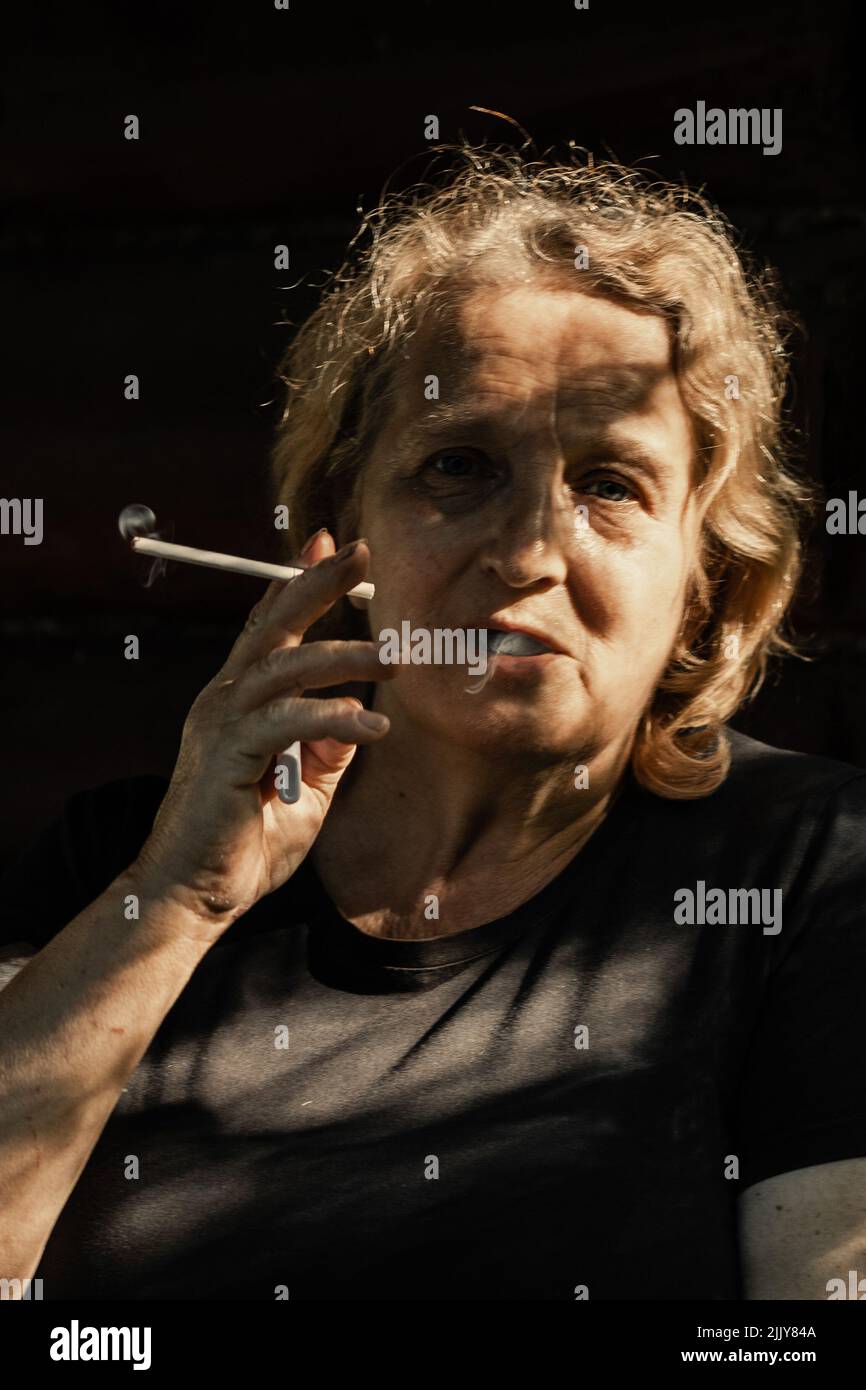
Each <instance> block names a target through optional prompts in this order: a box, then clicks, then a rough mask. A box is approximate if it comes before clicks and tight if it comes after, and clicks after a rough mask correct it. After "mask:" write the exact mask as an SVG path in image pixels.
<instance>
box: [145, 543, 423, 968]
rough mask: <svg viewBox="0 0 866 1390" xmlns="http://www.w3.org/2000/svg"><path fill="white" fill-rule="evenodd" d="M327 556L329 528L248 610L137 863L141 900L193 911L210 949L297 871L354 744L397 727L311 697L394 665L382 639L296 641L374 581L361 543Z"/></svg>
mask: <svg viewBox="0 0 866 1390" xmlns="http://www.w3.org/2000/svg"><path fill="white" fill-rule="evenodd" d="M333 549H334V543H333V540H332V539H331V537H330V535H329V534H328V533H327V532H325V533H318V534H317V535H316V536H315V537H313V538H311V539H310V540H309V541H307V543H306V545H305V546H304V549H303V550H302V552H301V558H302V559H304V560H305V561H306V562H307V563H308V565H309V568H307V569H305V571H304V573H303V574H301V575H299V576H298V577H297V578H296V579H293V580H290V581H289V582H287V583H286V582H283V581H280V580H278V581H275V582H274V583H273V584H271V585H270V587H269V589H268V590H267V592H266V593H265V595H264V597H263V598H262V599H261V601H260V602H259V603H257V604H256V606H255V608H254V609H253V610H252V612H251V613H250V616H249V618H248V619H247V624H246V627H245V628H244V630H243V632H242V633H241V635H240V637H239V638H238V640H237V641H236V642H235V645H234V647H233V648H232V651H231V653H230V655H229V658H228V660H227V662H226V664H225V665H224V666H223V668H222V670H221V671H220V672H219V673H218V675H217V676H215V678H214V679H213V680H212V681H211V682H210V684H209V685H207V686H205V688H204V690H203V691H202V692H201V694H200V695H199V696H198V698H197V699H196V701H195V703H194V704H193V706H192V709H191V710H190V712H189V715H188V717H187V720H186V723H185V725H184V729H183V737H182V740H181V747H180V753H179V755H178V760H177V765H176V767H175V769H174V773H173V775H172V779H171V783H170V785H169V788H168V791H167V793H166V796H165V799H164V801H163V803H162V805H161V806H160V809H159V812H158V814H157V817H156V820H155V822H154V826H153V829H152V831H151V833H150V836H149V837H148V839H147V841H146V843H145V844H144V846H143V847H142V850H141V852H140V854H139V856H138V859H137V860H136V862H135V864H134V865H132V866H131V870H130V872H131V873H132V875H133V878H134V879H135V881H136V882H137V883H139V884H140V885H141V891H142V893H144V894H147V893H153V892H156V893H158V894H159V895H160V897H162V898H166V897H168V898H169V899H171V898H176V899H177V901H178V902H180V903H182V904H183V905H184V906H187V907H188V906H193V907H194V909H195V911H196V913H197V914H198V915H199V916H200V917H201V918H202V920H203V922H204V923H205V933H206V934H207V935H209V934H211V933H212V936H213V939H214V940H215V939H216V938H217V937H219V936H220V935H221V934H222V933H223V932H224V931H225V930H226V928H227V927H229V926H230V925H231V923H232V922H233V921H235V920H236V919H237V918H238V917H240V916H241V915H242V914H243V913H244V912H246V911H248V909H249V908H250V907H252V906H253V904H254V903H255V902H257V901H258V899H259V898H261V897H264V895H265V894H266V893H270V892H272V891H273V890H274V889H275V888H278V887H279V886H280V884H281V883H284V882H285V880H286V879H287V878H289V876H290V875H291V874H293V873H294V872H295V870H296V869H297V867H298V865H299V864H300V863H301V861H302V859H303V858H304V856H305V855H306V854H307V852H308V851H309V849H310V846H311V845H312V844H313V841H314V840H315V838H316V836H317V834H318V833H319V830H320V828H321V825H322V822H323V820H324V818H325V816H326V815H327V812H328V808H329V806H330V804H331V799H332V797H333V795H334V792H335V791H336V789H337V786H338V784H339V781H340V778H341V777H342V775H343V773H344V772H345V771H346V768H347V767H348V766H349V763H350V762H351V761H352V758H353V756H354V754H355V748H356V746H357V744H359V743H372V742H374V741H375V740H376V739H378V738H381V737H382V735H383V733H386V732H387V730H388V728H389V723H388V720H387V718H386V717H385V716H384V715H373V714H371V713H369V712H367V711H364V709H363V706H362V705H361V702H360V701H359V700H356V699H354V698H352V697H350V696H347V697H344V698H331V699H308V698H304V692H305V691H307V690H320V689H323V688H325V687H327V686H332V685H339V684H342V683H343V682H345V681H378V680H388V679H390V678H392V677H393V676H394V675H396V674H397V669H398V668H397V667H396V666H394V665H383V664H382V663H381V662H380V661H379V655H378V645H377V644H376V643H375V642H369V641H366V642H365V641H351V642H349V641H323V642H310V643H308V644H306V645H302V642H303V637H304V633H305V631H306V629H307V628H308V627H309V626H310V625H311V624H312V623H313V622H315V621H316V620H317V619H318V618H320V617H321V616H322V615H323V614H324V613H326V612H327V610H328V609H329V608H330V607H331V606H332V604H334V603H335V602H336V601H337V599H339V598H340V597H341V595H343V594H345V593H346V591H347V590H348V589H351V588H352V587H353V586H354V585H355V584H358V583H359V582H360V581H361V580H362V579H363V578H364V576H365V574H366V572H367V565H368V563H369V555H370V552H369V550H368V549H367V546H366V542H364V541H363V540H361V541H355V542H354V543H353V544H352V545H349V546H344V547H343V549H342V550H341V551H339V552H338V553H337V554H336V555H334V554H333ZM295 740H300V741H301V743H302V759H301V790H300V798H299V800H298V801H297V802H295V803H294V804H292V805H286V804H284V803H283V802H282V801H281V800H280V798H279V796H278V793H277V789H276V785H275V779H274V760H275V758H276V756H277V754H279V753H281V752H282V751H283V750H284V749H286V748H287V747H288V746H289V744H291V743H293V742H294V741H295Z"/></svg>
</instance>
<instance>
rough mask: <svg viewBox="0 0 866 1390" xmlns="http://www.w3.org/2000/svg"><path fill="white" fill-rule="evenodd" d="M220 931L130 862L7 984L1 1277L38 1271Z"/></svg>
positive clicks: (2, 1002)
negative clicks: (100, 1142)
mask: <svg viewBox="0 0 866 1390" xmlns="http://www.w3.org/2000/svg"><path fill="white" fill-rule="evenodd" d="M130 895H134V897H135V900H136V903H137V905H138V911H139V913H140V915H139V918H138V920H129V919H128V916H127V914H128V913H131V912H132V911H134V910H135V905H136V904H135V903H132V902H131V900H130ZM26 929H27V923H26V922H22V923H21V935H22V937H23V938H26V935H27V930H26ZM213 940H214V932H213V923H212V921H211V922H209V923H207V924H206V923H205V922H204V921H203V920H202V918H201V916H200V915H199V913H198V912H197V911H196V908H195V907H194V906H193V905H191V904H187V903H186V902H184V901H179V900H177V899H176V898H175V897H174V896H173V895H172V894H171V893H170V892H168V891H166V890H162V889H155V888H150V887H148V886H145V885H144V884H143V882H142V880H141V879H140V877H139V876H138V874H137V873H136V866H132V867H131V868H130V869H128V870H126V871H125V872H124V873H123V874H121V875H120V876H119V877H118V878H117V879H115V881H114V882H113V883H112V884H110V885H109V887H108V888H107V889H106V890H105V892H104V893H102V894H101V895H100V897H98V898H97V899H95V901H94V902H92V903H91V904H90V906H89V907H87V908H86V909H85V910H84V911H83V912H82V913H80V914H79V916H78V917H76V918H75V919H74V921H72V922H70V924H69V925H68V926H67V927H65V928H64V929H63V930H62V931H61V932H59V933H58V935H57V936H56V937H54V939H53V940H52V941H51V942H49V944H48V945H47V946H46V947H44V949H43V950H41V951H40V952H39V953H38V954H37V955H35V956H33V957H32V958H31V959H30V960H29V961H28V962H27V964H26V965H25V966H24V967H23V968H22V969H21V970H20V971H19V973H18V974H17V975H16V976H15V978H14V979H13V980H12V981H11V982H10V983H9V984H8V985H7V986H6V987H5V988H4V989H3V990H2V991H0V1278H5V1279H16V1278H17V1279H28V1278H32V1276H33V1274H34V1272H35V1270H36V1268H37V1266H38V1264H39V1260H40V1259H41V1256H42V1251H43V1249H44V1247H45V1243H46V1241H47V1240H48V1237H49V1235H50V1234H51V1231H52V1229H53V1227H54V1224H55V1222H56V1221H57V1218H58V1216H59V1215H60V1212H61V1211H62V1209H63V1207H64V1206H65V1204H66V1202H67V1200H68V1198H69V1195H70V1193H71V1192H72V1189H73V1188H74V1186H75V1184H76V1182H77V1181H78V1178H79V1176H80V1174H81V1172H82V1169H83V1168H84V1166H85V1164H86V1162H87V1160H88V1158H89V1156H90V1153H91V1151H92V1150H93V1147H94V1145H95V1144H96V1141H97V1139H98V1138H99V1135H100V1134H101V1132H102V1130H103V1128H104V1126H105V1123H106V1121H107V1120H108V1117H109V1115H110V1114H111V1111H112V1110H113V1108H114V1106H115V1104H116V1102H117V1099H118V1097H119V1096H120V1094H121V1092H122V1090H123V1088H124V1086H125V1085H126V1083H127V1080H128V1078H129V1076H130V1074H131V1073H132V1072H133V1071H134V1069H135V1067H136V1066H137V1065H138V1062H139V1061H140V1060H141V1057H142V1055H143V1054H144V1052H145V1051H146V1049H147V1047H148V1045H149V1043H150V1041H151V1039H152V1038H153V1036H154V1034H155V1033H156V1031H157V1029H158V1028H159V1025H160V1023H161V1022H162V1020H163V1019H164V1017H165V1015H166V1014H167V1013H168V1011H169V1009H170V1008H171V1006H172V1004H173V1003H174V1002H175V1000H176V999H177V997H178V995H179V994H180V992H181V990H182V989H183V988H184V986H185V985H186V983H187V981H188V980H189V978H190V976H191V975H192V972H193V971H194V970H195V968H196V966H197V965H198V963H199V962H200V960H201V959H202V957H203V956H204V955H205V954H206V952H207V950H208V949H209V947H210V945H211V944H213Z"/></svg>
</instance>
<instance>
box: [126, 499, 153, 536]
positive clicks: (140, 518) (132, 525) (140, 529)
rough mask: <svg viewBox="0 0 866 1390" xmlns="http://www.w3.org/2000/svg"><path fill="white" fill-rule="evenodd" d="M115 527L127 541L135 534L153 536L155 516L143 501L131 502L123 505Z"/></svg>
mask: <svg viewBox="0 0 866 1390" xmlns="http://www.w3.org/2000/svg"><path fill="white" fill-rule="evenodd" d="M117 528H118V530H119V531H120V534H121V535H122V536H123V539H124V540H125V541H127V542H129V541H131V540H132V539H133V538H134V537H135V536H153V535H155V534H156V517H155V516H154V514H153V512H152V511H151V510H150V507H146V506H145V505H144V503H143V502H132V503H130V505H129V506H128V507H124V509H123V511H122V512H121V513H120V516H119V517H118V518H117Z"/></svg>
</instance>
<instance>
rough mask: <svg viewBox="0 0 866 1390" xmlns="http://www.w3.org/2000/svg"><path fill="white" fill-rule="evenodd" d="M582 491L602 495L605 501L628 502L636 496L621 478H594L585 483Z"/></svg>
mask: <svg viewBox="0 0 866 1390" xmlns="http://www.w3.org/2000/svg"><path fill="white" fill-rule="evenodd" d="M595 489H597V491H595ZM581 492H588V493H590V494H591V495H593V496H597V497H600V498H601V499H602V501H604V502H627V501H629V499H630V498H632V497H633V496H634V493H633V492H632V490H631V488H630V487H629V486H628V484H627V483H624V482H622V480H621V479H620V478H593V479H592V480H591V481H590V482H588V483H584V485H583V487H582V488H581Z"/></svg>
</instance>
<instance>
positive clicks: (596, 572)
mask: <svg viewBox="0 0 866 1390" xmlns="http://www.w3.org/2000/svg"><path fill="white" fill-rule="evenodd" d="M576 273H577V272H576ZM454 330H456V335H455V332H454ZM455 337H456V340H455ZM436 383H438V393H439V395H438V399H436V398H435V391H436V389H437V387H436ZM431 397H433V398H432V399H431ZM694 448H695V441H694V435H693V431H692V428H691V424H690V421H689V418H688V415H687V413H686V410H685V408H684V406H683V403H682V401H681V398H680V394H679V390H678V387H677V381H676V378H675V376H674V373H673V371H672V368H671V362H670V342H669V337H668V331H667V328H666V326H665V324H664V322H663V320H662V319H660V318H659V317H657V316H655V315H649V314H641V313H637V312H634V311H632V310H630V309H627V308H624V307H622V306H620V305H618V304H615V303H613V302H611V301H608V300H604V299H599V298H593V297H590V296H587V295H584V294H581V293H576V292H573V291H569V290H559V289H551V288H548V287H546V286H541V285H536V284H533V283H527V284H525V285H520V286H519V287H516V288H510V287H509V288H507V289H499V290H496V289H487V288H485V289H483V290H482V289H479V290H476V291H474V292H473V293H472V294H471V295H470V296H469V297H468V298H467V299H466V300H465V301H464V303H463V305H462V307H461V308H460V309H459V310H458V311H457V312H456V317H455V320H454V323H453V325H452V331H451V332H450V333H449V334H448V335H447V337H446V336H443V334H442V332H441V330H427V331H425V332H423V333H420V334H418V335H416V336H415V337H414V338H412V339H411V340H410V347H409V352H408V356H407V358H406V359H405V361H404V363H403V364H402V365H401V368H400V373H399V376H398V379H397V391H396V404H395V405H394V407H393V409H392V412H391V414H390V416H389V418H388V419H387V420H386V422H385V423H384V425H383V428H382V430H381V432H380V434H379V436H378V438H377V441H376V443H375V445H374V448H373V450H372V453H371V455H370V457H369V460H368V463H367V465H366V468H365V474H364V479H363V484H362V492H361V495H360V518H359V521H360V524H359V526H358V528H357V530H356V531H355V532H354V534H356V535H362V536H366V537H367V539H368V540H369V543H370V547H371V552H372V558H371V565H370V578H372V579H373V580H374V581H375V584H376V597H375V600H374V601H373V602H372V603H371V604H370V605H369V609H368V613H369V621H370V631H371V634H372V636H373V637H374V638H376V637H378V635H379V633H380V632H381V631H382V630H383V629H385V628H391V629H396V631H397V632H398V633H399V632H401V631H402V628H401V624H402V623H403V622H404V621H408V622H409V624H410V625H411V628H412V629H426V630H428V631H430V632H431V635H432V633H433V631H434V630H435V629H436V628H439V629H457V628H463V629H467V628H483V627H487V628H494V627H497V626H500V625H502V626H506V627H508V626H516V627H525V628H527V629H529V630H530V631H531V632H532V633H534V634H536V635H538V636H540V637H542V639H544V638H546V639H547V640H548V642H549V643H551V644H553V645H554V646H555V648H556V650H555V651H554V652H553V653H552V654H548V655H545V656H542V657H529V658H527V657H520V656H511V657H507V658H502V659H500V660H498V661H497V662H496V664H495V669H494V670H493V673H492V675H490V676H489V678H487V679H484V680H483V681H481V680H479V679H478V677H475V678H473V677H472V676H470V675H468V674H467V665H468V664H470V663H467V665H463V666H455V665H445V664H440V665H404V666H402V667H401V672H400V675H399V676H398V678H397V680H396V681H393V682H389V683H388V684H387V685H382V686H379V687H377V695H376V708H377V709H383V710H385V711H386V712H387V713H388V714H389V715H390V716H391V718H392V721H393V720H398V721H399V720H403V721H407V720H408V721H409V723H410V724H414V725H415V726H417V727H419V729H427V730H430V731H434V732H436V733H437V734H438V735H440V736H442V737H445V738H447V739H449V740H450V741H452V742H455V743H458V744H461V745H463V746H465V747H468V748H474V749H476V750H478V751H483V750H485V749H486V750H493V749H499V750H501V749H502V748H503V745H504V741H505V740H511V744H512V749H513V751H515V752H517V751H518V750H519V749H521V750H523V751H524V752H526V753H527V754H535V755H538V756H543V757H544V756H549V757H556V756H557V755H560V754H561V755H563V756H568V755H569V754H571V753H573V752H582V753H583V754H584V755H585V756H586V755H592V754H593V753H596V752H598V751H600V750H601V749H603V748H612V747H614V746H615V745H617V744H620V743H621V742H622V741H623V740H626V741H628V740H630V738H631V735H632V734H633V732H634V729H635V727H636V725H637V721H638V719H639V717H640V715H641V713H642V711H643V709H644V708H645V706H646V704H647V702H648V701H649V699H650V696H651V694H652V692H653V689H654V687H655V685H656V683H657V681H658V679H659V677H660V675H661V673H662V671H663V670H664V668H665V666H666V664H667V661H668V658H669V655H670V652H671V648H672V646H673V644H674V642H675V640H676V637H677V634H678V631H679V625H680V620H681V616H682V610H683V603H684V599H685V594H686V588H687V582H688V576H689V572H690V566H691V563H692V560H693V556H694V552H695V543H696V536H697V527H696V521H695V515H694V503H693V499H692V493H691V477H692V460H693V454H694ZM347 538H348V537H344V538H343V539H347ZM473 686H480V689H476V690H475V691H474V692H472V693H470V690H469V689H467V687H473Z"/></svg>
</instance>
